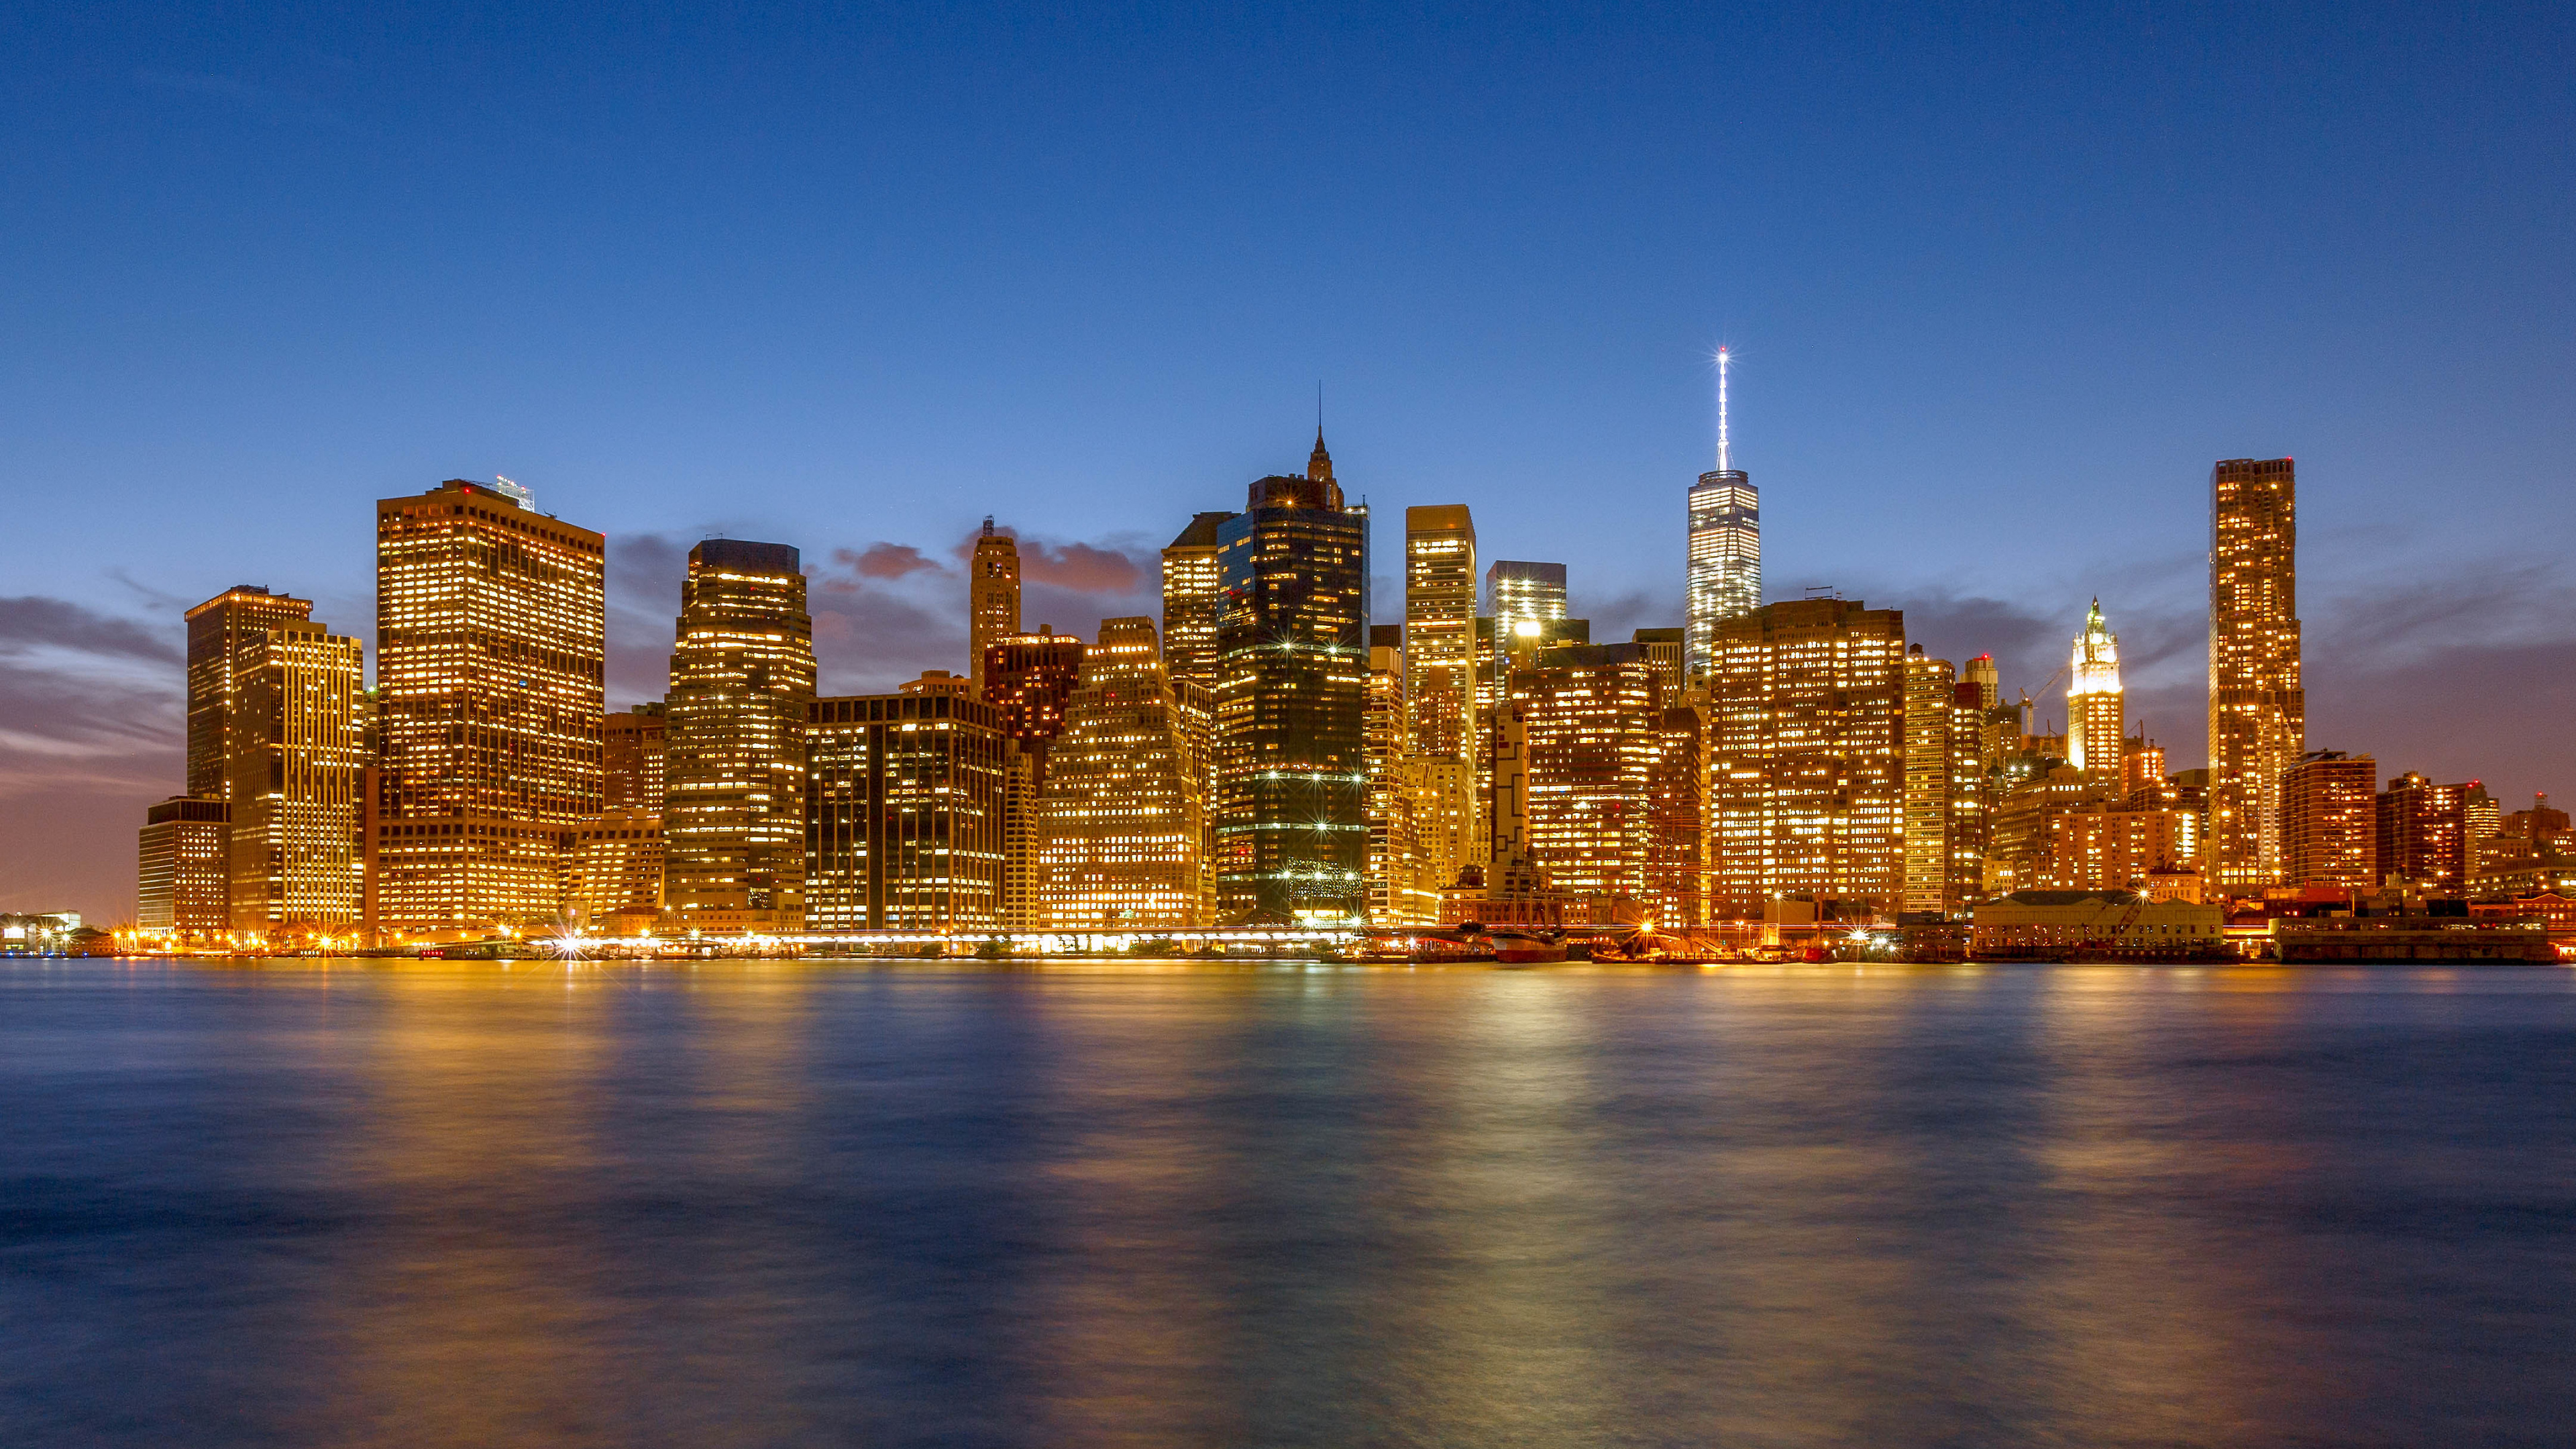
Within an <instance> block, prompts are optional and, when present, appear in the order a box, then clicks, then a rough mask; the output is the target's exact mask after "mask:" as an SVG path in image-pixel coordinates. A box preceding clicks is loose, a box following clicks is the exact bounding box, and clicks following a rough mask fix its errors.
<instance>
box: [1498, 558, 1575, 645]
mask: <svg viewBox="0 0 2576 1449" xmlns="http://www.w3.org/2000/svg"><path fill="white" fill-rule="evenodd" d="M1485 613H1486V615H1487V616H1489V617H1491V618H1492V619H1493V621H1494V627H1495V628H1496V629H1498V630H1500V631H1502V632H1503V633H1505V634H1509V633H1510V632H1511V630H1512V625H1513V623H1514V621H1516V620H1520V619H1536V620H1540V621H1542V622H1544V621H1546V620H1549V619H1562V618H1564V617H1565V565H1563V564H1561V563H1523V562H1520V561H1518V560H1515V559H1498V560H1496V561H1495V562H1494V564H1493V566H1492V567H1490V568H1488V569H1486V570H1485Z"/></svg>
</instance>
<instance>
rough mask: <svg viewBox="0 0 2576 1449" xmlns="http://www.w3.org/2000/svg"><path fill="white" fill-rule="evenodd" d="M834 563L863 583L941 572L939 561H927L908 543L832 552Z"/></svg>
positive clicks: (919, 551) (928, 559)
mask: <svg viewBox="0 0 2576 1449" xmlns="http://www.w3.org/2000/svg"><path fill="white" fill-rule="evenodd" d="M832 561H833V562H834V563H837V564H839V565H840V566H841V567H843V568H845V569H848V570H849V571H850V572H851V573H853V574H856V575H857V576H859V577H860V578H863V579H900V578H906V577H909V576H910V575H913V574H917V573H920V572H922V571H923V570H925V569H927V570H929V571H931V572H934V573H936V572H938V571H939V564H938V562H937V561H936V560H934V559H930V558H927V557H924V556H923V554H922V552H921V550H920V549H917V548H915V547H913V546H912V545H911V544H908V543H872V544H869V545H868V546H867V547H866V548H864V549H858V550H852V549H846V548H836V549H834V550H832ZM825 587H830V585H829V584H828V583H827V584H826V585H825Z"/></svg>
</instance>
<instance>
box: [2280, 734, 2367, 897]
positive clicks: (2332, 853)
mask: <svg viewBox="0 0 2576 1449" xmlns="http://www.w3.org/2000/svg"><path fill="white" fill-rule="evenodd" d="M2378 789H2379V765H2378V763H2377V762H2376V761H2374V760H2372V759H2371V757H2370V756H2368V755H2348V754H2345V753H2344V752H2343V751H2341V750H2315V751H2311V752H2308V753H2307V754H2305V755H2303V756H2302V757H2301V758H2300V760H2299V762H2298V763H2297V764H2295V765H2292V766H2291V767H2290V768H2289V770H2288V771H2286V772H2285V773H2284V774H2283V776H2282V779H2281V845H2280V852H2281V862H2282V876H2283V880H2282V884H2284V885H2294V886H2309V885H2321V886H2335V887H2339V888H2341V889H2344V890H2356V891H2358V890H2372V889H2375V888H2376V887H2377V886H2378V884H2379V874H2380V873H2379V866H2378V860H2379V850H2378V839H2377V834H2378V824H2379V820H2378V812H2377V809H2376V807H2375V800H2376V796H2377V792H2378Z"/></svg>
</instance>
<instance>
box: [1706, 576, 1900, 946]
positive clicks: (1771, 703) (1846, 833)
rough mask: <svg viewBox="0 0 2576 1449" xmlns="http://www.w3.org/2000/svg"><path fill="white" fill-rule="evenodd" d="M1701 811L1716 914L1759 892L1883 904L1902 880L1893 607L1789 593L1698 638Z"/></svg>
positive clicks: (1738, 912) (1735, 913) (1882, 907)
mask: <svg viewBox="0 0 2576 1449" xmlns="http://www.w3.org/2000/svg"><path fill="white" fill-rule="evenodd" d="M1710 648H1711V650H1712V654H1711V667H1710V673H1709V676H1708V678H1709V696H1710V704H1711V711H1712V732H1711V741H1710V750H1709V755H1710V759H1709V796H1710V809H1711V813H1712V816H1713V819H1714V822H1715V826H1714V828H1715V829H1716V832H1717V852H1716V860H1715V862H1714V867H1713V874H1714V891H1715V895H1716V897H1717V900H1718V908H1719V910H1720V912H1721V914H1722V915H1723V916H1725V917H1727V918H1731V919H1754V918H1758V917H1759V916H1760V915H1761V913H1762V907H1763V903H1764V902H1765V901H1768V900H1772V899H1776V898H1780V897H1784V896H1790V895H1799V896H1807V897H1812V898H1814V899H1815V900H1816V902H1817V903H1818V904H1819V905H1820V906H1821V905H1823V904H1824V903H1826V902H1828V901H1834V902H1841V903H1843V909H1845V910H1850V911H1858V910H1873V911H1880V912H1892V911H1895V910H1897V909H1899V907H1900V905H1901V893H1902V889H1903V881H1904V835H1905V832H1904V785H1905V771H1904V734H1905V665H1904V661H1905V615H1904V614H1903V613H1902V612H1900V611H1898V610H1895V609H1871V608H1868V607H1867V606H1865V605H1864V604H1862V603H1861V602H1860V601H1858V600H1846V599H1802V600H1796V601H1792V602H1785V603H1778V604H1770V605H1766V606H1764V607H1762V608H1760V609H1756V610H1754V611H1753V612H1751V613H1749V614H1743V615H1739V616H1737V617H1734V618H1730V619H1727V620H1724V621H1722V622H1720V623H1719V624H1718V625H1717V627H1716V629H1715V631H1714V633H1713V634H1712V636H1711V640H1710Z"/></svg>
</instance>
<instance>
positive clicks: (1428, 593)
mask: <svg viewBox="0 0 2576 1449" xmlns="http://www.w3.org/2000/svg"><path fill="white" fill-rule="evenodd" d="M1558 613H1559V615H1560V616H1561V615H1562V614H1563V613H1564V611H1563V610H1562V609H1559V610H1558ZM1404 675H1405V678H1404V695H1405V704H1406V708H1408V709H1409V710H1411V711H1412V714H1413V751H1414V753H1415V754H1421V755H1453V756H1456V757H1457V758H1459V759H1462V760H1463V759H1466V758H1467V757H1468V755H1469V753H1470V751H1471V750H1472V749H1473V748H1474V741H1475V730H1476V525H1475V521H1474V520H1473V519H1472V518H1470V517H1469V516H1468V512H1467V505H1465V504H1463V503H1444V504H1435V505H1432V506H1429V507H1422V508H1408V509H1406V510H1404Z"/></svg>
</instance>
